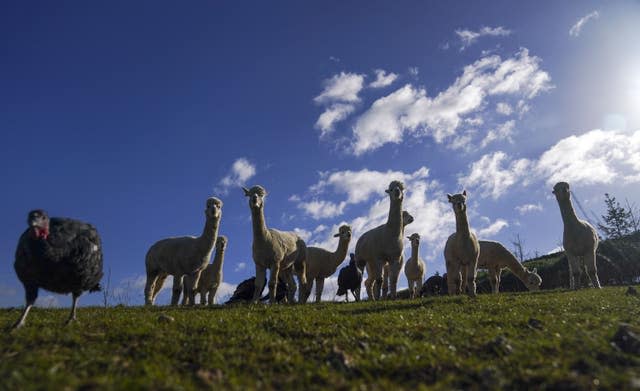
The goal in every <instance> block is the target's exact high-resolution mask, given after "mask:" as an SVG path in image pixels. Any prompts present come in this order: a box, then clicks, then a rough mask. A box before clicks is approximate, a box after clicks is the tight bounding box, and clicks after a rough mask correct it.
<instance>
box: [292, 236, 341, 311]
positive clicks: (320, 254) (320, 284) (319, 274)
mask: <svg viewBox="0 0 640 391" xmlns="http://www.w3.org/2000/svg"><path fill="white" fill-rule="evenodd" d="M333 237H335V238H339V240H338V248H337V249H336V251H334V252H329V251H327V250H325V249H322V248H318V247H307V256H306V266H307V286H306V287H305V293H304V297H303V299H302V300H301V301H302V302H303V303H306V302H307V299H308V298H309V295H310V294H311V285H312V284H313V281H315V282H316V303H319V302H320V300H321V299H322V290H323V288H324V279H325V278H327V277H329V276H331V275H332V274H333V273H335V272H336V269H338V266H340V264H341V263H342V261H344V259H345V257H346V256H347V250H348V249H349V242H350V241H351V227H349V226H348V225H343V226H341V227H340V229H339V230H338V233H337V234H335V235H333Z"/></svg>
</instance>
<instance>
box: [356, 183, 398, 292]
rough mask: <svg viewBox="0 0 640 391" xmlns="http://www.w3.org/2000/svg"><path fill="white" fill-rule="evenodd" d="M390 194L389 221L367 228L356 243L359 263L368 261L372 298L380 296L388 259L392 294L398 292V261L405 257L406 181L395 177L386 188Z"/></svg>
mask: <svg viewBox="0 0 640 391" xmlns="http://www.w3.org/2000/svg"><path fill="white" fill-rule="evenodd" d="M385 192H386V193H387V194H389V201H390V202H389V216H388V218H387V222H386V223H385V224H382V225H380V226H378V227H376V228H373V229H371V230H369V231H367V232H365V233H364V234H363V235H362V236H360V239H358V242H357V243H356V251H355V253H356V263H357V264H358V266H361V265H364V264H366V266H367V274H368V276H367V280H366V281H365V283H364V285H365V287H366V288H367V294H368V295H369V300H379V299H380V289H381V288H382V269H383V268H384V265H385V264H386V263H389V265H390V267H389V275H390V280H391V297H392V298H395V296H396V284H397V282H398V274H399V273H400V269H399V268H398V267H397V264H398V263H400V258H401V257H402V249H403V242H402V233H403V228H402V200H403V199H404V184H403V183H402V182H400V181H392V182H391V183H390V184H389V187H388V188H387V190H385Z"/></svg>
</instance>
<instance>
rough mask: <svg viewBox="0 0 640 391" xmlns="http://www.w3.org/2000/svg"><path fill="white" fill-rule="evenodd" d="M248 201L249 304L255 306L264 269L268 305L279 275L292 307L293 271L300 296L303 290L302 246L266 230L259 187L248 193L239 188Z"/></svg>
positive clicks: (289, 237)
mask: <svg viewBox="0 0 640 391" xmlns="http://www.w3.org/2000/svg"><path fill="white" fill-rule="evenodd" d="M242 189H243V190H244V194H245V196H246V197H248V198H249V209H251V223H252V227H253V243H252V246H251V250H252V254H253V262H254V263H255V264H256V280H255V281H256V284H255V291H254V294H253V302H254V303H257V302H258V300H259V299H260V294H261V292H262V289H263V288H264V282H263V281H264V279H265V277H266V274H267V268H268V269H270V271H271V273H270V275H269V302H270V303H272V304H273V303H275V302H276V297H277V289H278V288H277V286H278V285H277V283H278V275H279V274H280V273H282V276H283V277H284V279H285V281H286V284H287V296H288V297H287V300H288V301H289V303H293V302H294V301H295V300H294V295H295V292H296V282H295V280H294V278H293V271H294V268H295V272H296V274H297V275H298V280H299V282H300V296H299V297H301V295H302V292H303V290H304V289H306V285H307V280H306V272H305V267H306V262H305V260H304V257H305V255H306V247H307V246H306V244H305V242H304V240H302V239H301V238H300V237H299V236H298V235H297V234H295V233H294V232H283V231H279V230H277V229H273V228H267V224H266V222H265V219H264V197H266V195H267V191H266V190H265V189H264V188H263V187H262V186H253V187H252V188H251V189H247V188H244V187H243V188H242Z"/></svg>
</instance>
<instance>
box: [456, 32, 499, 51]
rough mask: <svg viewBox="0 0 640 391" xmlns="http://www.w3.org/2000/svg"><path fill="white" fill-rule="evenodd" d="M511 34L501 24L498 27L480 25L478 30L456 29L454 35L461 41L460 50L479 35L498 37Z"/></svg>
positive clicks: (474, 40) (470, 43)
mask: <svg viewBox="0 0 640 391" xmlns="http://www.w3.org/2000/svg"><path fill="white" fill-rule="evenodd" d="M510 34H511V30H508V29H505V28H504V27H502V26H498V27H486V26H485V27H482V28H481V29H480V30H478V31H472V30H467V29H464V30H456V35H457V36H458V38H460V41H462V47H461V48H460V50H464V49H465V48H467V47H469V46H471V45H472V44H473V43H474V42H476V41H477V40H478V38H480V37H487V36H491V37H499V36H507V35H510Z"/></svg>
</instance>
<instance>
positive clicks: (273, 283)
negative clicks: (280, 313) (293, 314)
mask: <svg viewBox="0 0 640 391" xmlns="http://www.w3.org/2000/svg"><path fill="white" fill-rule="evenodd" d="M278 275H280V265H279V264H278V263H275V266H273V267H271V274H270V275H269V303H271V304H275V303H276V302H277V296H276V295H277V293H278Z"/></svg>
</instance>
